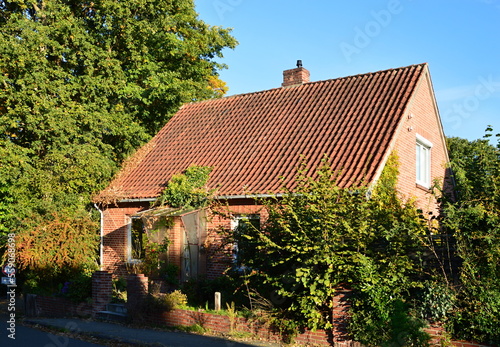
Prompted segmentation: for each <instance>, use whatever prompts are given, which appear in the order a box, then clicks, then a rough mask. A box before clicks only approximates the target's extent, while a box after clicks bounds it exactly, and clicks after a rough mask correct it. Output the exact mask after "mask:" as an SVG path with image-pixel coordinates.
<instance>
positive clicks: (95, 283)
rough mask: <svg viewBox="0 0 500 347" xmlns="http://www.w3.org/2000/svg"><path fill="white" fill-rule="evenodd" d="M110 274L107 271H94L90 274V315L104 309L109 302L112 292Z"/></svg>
mask: <svg viewBox="0 0 500 347" xmlns="http://www.w3.org/2000/svg"><path fill="white" fill-rule="evenodd" d="M111 279H112V275H111V274H110V273H109V272H107V271H96V272H94V273H93V274H92V316H94V317H95V315H96V313H97V312H99V311H104V310H105V309H106V305H107V304H109V303H110V302H111V296H112V294H113V283H112V281H111Z"/></svg>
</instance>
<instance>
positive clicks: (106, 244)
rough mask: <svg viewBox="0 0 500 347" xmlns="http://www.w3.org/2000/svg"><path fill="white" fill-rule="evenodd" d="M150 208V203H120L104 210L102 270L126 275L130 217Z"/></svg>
mask: <svg viewBox="0 0 500 347" xmlns="http://www.w3.org/2000/svg"><path fill="white" fill-rule="evenodd" d="M147 208H149V203H119V204H118V206H115V205H110V206H108V207H107V208H105V209H104V210H103V218H104V221H103V259H101V262H102V267H103V268H102V270H104V271H109V272H112V273H113V274H115V275H119V276H124V275H126V271H125V268H124V266H123V264H124V263H125V262H126V261H127V260H128V259H127V256H128V254H127V243H128V240H127V228H128V226H127V225H128V223H129V217H130V216H132V215H134V214H136V213H137V212H139V211H142V210H145V209H147Z"/></svg>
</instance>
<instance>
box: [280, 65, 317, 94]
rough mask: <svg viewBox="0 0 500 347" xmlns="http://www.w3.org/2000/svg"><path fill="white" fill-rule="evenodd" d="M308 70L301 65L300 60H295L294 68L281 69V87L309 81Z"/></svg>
mask: <svg viewBox="0 0 500 347" xmlns="http://www.w3.org/2000/svg"><path fill="white" fill-rule="evenodd" d="M310 75H311V74H310V73H309V70H307V69H304V68H303V67H302V60H297V67H296V68H295V69H290V70H285V71H283V83H282V84H281V86H282V87H293V86H298V85H301V84H304V83H307V82H309V80H310Z"/></svg>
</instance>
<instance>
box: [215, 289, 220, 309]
mask: <svg viewBox="0 0 500 347" xmlns="http://www.w3.org/2000/svg"><path fill="white" fill-rule="evenodd" d="M220 297H221V296H220V292H215V310H216V311H220V306H221V305H220Z"/></svg>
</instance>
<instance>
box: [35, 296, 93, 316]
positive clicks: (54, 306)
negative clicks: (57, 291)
mask: <svg viewBox="0 0 500 347" xmlns="http://www.w3.org/2000/svg"><path fill="white" fill-rule="evenodd" d="M25 311H26V315H27V316H32V317H33V316H34V317H52V318H62V317H82V318H83V317H85V318H86V317H90V316H91V315H92V304H89V303H85V302H82V303H75V302H73V301H71V300H69V299H66V298H60V297H51V296H42V295H34V294H27V296H26V299H25Z"/></svg>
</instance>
